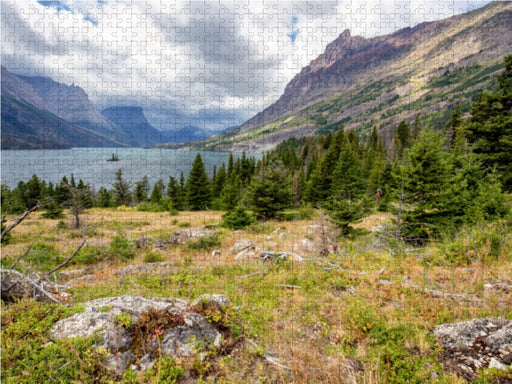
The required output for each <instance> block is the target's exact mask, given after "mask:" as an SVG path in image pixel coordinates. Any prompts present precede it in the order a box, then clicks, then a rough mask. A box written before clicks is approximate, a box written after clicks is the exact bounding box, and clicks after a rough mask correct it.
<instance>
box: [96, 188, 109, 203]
mask: <svg viewBox="0 0 512 384" xmlns="http://www.w3.org/2000/svg"><path fill="white" fill-rule="evenodd" d="M96 205H97V206H98V207H100V208H108V207H110V206H111V205H112V194H111V193H110V191H109V190H108V189H106V188H105V187H100V189H99V190H98V197H97V199H96Z"/></svg>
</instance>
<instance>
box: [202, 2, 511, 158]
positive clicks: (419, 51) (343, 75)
mask: <svg viewBox="0 0 512 384" xmlns="http://www.w3.org/2000/svg"><path fill="white" fill-rule="evenodd" d="M510 47H512V2H494V3H491V4H489V5H487V6H485V7H483V8H480V9H477V10H475V11H473V12H470V13H466V14H463V15H458V16H454V17H450V18H447V19H444V20H439V21H435V22H428V23H422V24H419V25H417V26H415V27H413V28H405V29H402V30H399V31H397V32H395V33H393V34H390V35H386V36H379V37H375V38H370V39H366V38H363V37H360V36H352V35H351V34H350V31H349V30H346V31H344V32H343V33H342V34H341V35H340V36H339V37H338V38H337V39H336V40H335V41H333V42H332V43H330V44H329V45H328V46H327V47H326V49H325V51H324V53H323V54H321V55H320V56H319V57H318V58H316V59H315V60H313V61H312V62H311V63H310V64H309V65H308V66H306V67H304V68H303V69H302V70H301V71H300V73H298V74H297V75H296V76H295V77H294V78H293V79H292V80H291V81H290V82H289V83H288V85H287V86H286V89H285V91H284V93H283V95H282V96H281V97H280V98H279V99H278V100H277V101H276V102H275V103H273V104H272V105H270V106H269V107H267V108H266V109H265V110H264V111H262V112H260V113H258V114H257V115H255V116H254V117H252V118H251V119H250V120H248V121H247V122H245V123H244V124H242V125H241V126H239V127H237V128H235V129H233V130H230V131H228V132H226V133H224V134H222V135H219V136H215V137H212V138H211V139H209V140H207V141H206V142H205V143H202V144H201V146H200V147H201V148H203V149H215V150H227V149H230V150H248V151H251V150H266V149H269V148H271V147H272V146H274V145H275V144H277V143H279V142H280V141H281V140H283V139H286V138H288V137H292V136H293V137H299V136H304V135H311V134H314V133H324V132H329V131H331V130H333V129H336V128H338V127H339V126H340V124H341V123H343V124H344V125H345V128H346V129H355V130H356V131H358V132H360V133H362V134H363V135H364V134H366V133H367V132H368V131H369V130H370V128H371V127H372V126H377V127H378V129H379V133H380V135H381V136H382V137H383V138H384V140H385V142H387V143H388V144H389V143H390V141H391V140H392V137H393V132H394V129H395V128H396V126H398V124H399V123H400V121H402V120H405V121H407V122H412V121H413V120H414V119H415V117H416V116H417V115H418V114H421V116H422V117H423V120H422V123H423V124H424V125H425V126H432V127H434V128H441V127H442V126H443V125H444V123H445V121H446V120H447V119H448V117H449V115H450V108H452V107H453V105H454V104H456V103H458V102H460V101H464V104H463V105H462V107H463V111H464V110H466V111H467V110H468V109H469V105H470V104H471V103H472V102H473V101H474V100H475V99H476V97H477V95H478V94H479V93H480V92H481V91H482V89H485V88H486V87H489V86H492V84H491V83H492V79H493V74H495V73H496V72H497V71H499V70H500V68H501V66H502V62H503V56H504V55H505V54H507V53H511V48H510ZM198 147H199V146H198Z"/></svg>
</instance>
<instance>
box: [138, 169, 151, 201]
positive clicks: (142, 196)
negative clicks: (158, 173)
mask: <svg viewBox="0 0 512 384" xmlns="http://www.w3.org/2000/svg"><path fill="white" fill-rule="evenodd" d="M148 194H149V180H148V176H147V175H144V177H143V178H142V180H141V181H137V183H136V184H135V201H136V202H137V203H141V202H143V201H147V200H148Z"/></svg>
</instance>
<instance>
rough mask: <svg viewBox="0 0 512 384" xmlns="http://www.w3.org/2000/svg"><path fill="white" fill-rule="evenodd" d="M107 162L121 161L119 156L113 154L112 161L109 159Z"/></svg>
mask: <svg viewBox="0 0 512 384" xmlns="http://www.w3.org/2000/svg"><path fill="white" fill-rule="evenodd" d="M107 161H119V156H117V155H116V154H115V153H113V154H112V156H111V157H110V159H107Z"/></svg>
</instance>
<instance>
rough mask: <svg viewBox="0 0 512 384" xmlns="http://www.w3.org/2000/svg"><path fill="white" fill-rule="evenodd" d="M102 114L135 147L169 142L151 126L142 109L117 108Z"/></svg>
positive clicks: (111, 108) (134, 107)
mask: <svg viewBox="0 0 512 384" xmlns="http://www.w3.org/2000/svg"><path fill="white" fill-rule="evenodd" d="M101 114H102V115H103V116H104V117H106V118H107V119H108V120H110V121H112V122H113V123H114V124H115V125H116V126H117V127H118V128H119V129H121V131H122V132H123V134H124V136H125V137H126V140H128V142H129V143H130V144H132V145H134V146H147V145H154V144H159V143H162V142H165V141H167V137H165V135H163V134H162V132H160V131H159V130H158V129H156V128H154V127H153V126H151V124H149V122H148V121H147V119H146V116H144V111H143V110H142V107H137V106H132V107H126V106H116V107H110V108H107V109H104V110H103V111H101Z"/></svg>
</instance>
